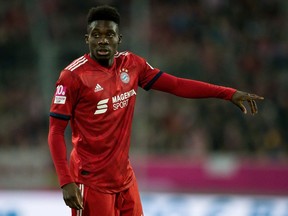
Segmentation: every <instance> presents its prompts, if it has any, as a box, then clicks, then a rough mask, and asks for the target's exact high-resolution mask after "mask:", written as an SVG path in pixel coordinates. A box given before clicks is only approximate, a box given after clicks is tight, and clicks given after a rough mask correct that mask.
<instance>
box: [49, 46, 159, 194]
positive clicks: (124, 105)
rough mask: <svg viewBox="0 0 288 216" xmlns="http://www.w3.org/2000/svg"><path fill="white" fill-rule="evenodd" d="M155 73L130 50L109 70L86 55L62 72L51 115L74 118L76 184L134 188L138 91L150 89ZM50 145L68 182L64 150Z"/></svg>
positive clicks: (72, 161) (72, 156)
mask: <svg viewBox="0 0 288 216" xmlns="http://www.w3.org/2000/svg"><path fill="white" fill-rule="evenodd" d="M157 74H159V69H156V68H153V67H151V66H150V65H149V64H148V63H147V62H146V61H145V60H144V59H143V58H141V57H139V56H137V55H135V54H133V53H130V52H122V53H117V55H116V56H115V58H114V62H113V65H112V66H111V67H108V68H107V67H103V66H101V65H100V64H99V63H98V62H97V61H95V60H93V59H91V58H90V56H89V55H87V54H85V55H83V56H81V57H80V58H78V59H76V60H75V61H73V62H72V63H71V64H69V65H68V66H67V67H66V68H65V69H64V70H63V71H62V72H61V74H60V76H59V79H58V80H57V83H56V91H55V94H54V97H53V99H52V104H51V107H50V116H52V117H55V118H62V119H67V120H68V119H70V124H71V129H72V144H73V150H72V152H71V154H70V164H69V165H70V167H69V168H70V175H71V177H72V179H73V181H74V182H77V183H83V184H85V185H88V186H90V187H92V188H94V189H97V190H98V191H102V192H104V193H114V192H119V191H123V190H125V189H127V188H128V187H129V186H131V184H132V180H133V179H134V178H135V176H134V172H133V170H132V167H131V165H130V161H129V156H128V155H129V149H130V137H131V127H132V118H133V113H134V107H135V102H136V96H137V90H138V86H139V85H140V86H142V87H143V88H145V87H146V86H147V85H148V86H150V84H151V80H152V81H153V80H154V77H155V76H157ZM54 139H55V138H54ZM58 139H60V138H58ZM61 139H62V137H61ZM61 143H62V142H61ZM52 147H54V148H55V149H54V150H53V149H52V155H54V154H55V153H54V152H56V153H57V151H58V153H57V155H58V156H57V155H56V156H53V158H55V159H56V160H54V164H55V166H56V167H57V169H58V172H57V173H58V177H59V180H60V183H61V184H63V182H67V179H68V180H69V178H68V177H67V173H68V171H67V165H66V164H65V162H64V158H63V156H64V154H66V151H65V149H64V147H63V145H61V146H59V143H56V142H55V144H54V145H52ZM56 148H59V149H56ZM61 151H62V153H61V155H62V157H61V160H60V157H59V155H60V152H61ZM65 172H66V173H65ZM85 172H88V173H89V175H83V173H85Z"/></svg>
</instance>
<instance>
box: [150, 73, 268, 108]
mask: <svg viewBox="0 0 288 216" xmlns="http://www.w3.org/2000/svg"><path fill="white" fill-rule="evenodd" d="M151 88H152V89H155V90H159V91H164V92H167V93H171V94H174V95H176V96H179V97H185V98H221V99H225V100H230V101H231V102H232V103H234V104H235V105H236V106H238V107H239V108H240V109H241V110H242V112H244V113H245V114H246V113H247V110H246V108H245V106H244V105H243V102H244V101H247V102H248V104H249V106H250V109H251V113H252V114H256V113H257V112H258V110H257V105H256V102H255V100H257V99H260V100H262V99H264V98H263V97H260V96H258V95H255V94H248V93H246V92H241V91H237V90H236V89H233V88H229V87H224V86H219V85H213V84H210V83H206V82H201V81H196V80H191V79H183V78H179V77H175V76H172V75H169V74H167V73H163V74H162V75H161V76H160V77H159V78H158V79H157V81H156V82H155V83H154V84H153V86H152V87H151Z"/></svg>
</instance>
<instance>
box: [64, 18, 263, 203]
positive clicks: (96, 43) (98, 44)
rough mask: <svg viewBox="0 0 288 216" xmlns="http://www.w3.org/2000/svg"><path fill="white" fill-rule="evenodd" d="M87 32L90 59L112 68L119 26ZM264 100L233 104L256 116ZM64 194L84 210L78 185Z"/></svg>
mask: <svg viewBox="0 0 288 216" xmlns="http://www.w3.org/2000/svg"><path fill="white" fill-rule="evenodd" d="M87 32H88V33H87V34H86V35H85V41H86V44H88V46H89V51H90V57H91V58H92V59H94V60H95V61H97V62H98V63H99V64H100V65H102V66H103V67H108V68H109V67H111V66H112V64H113V62H114V55H115V53H116V52H117V49H118V45H119V44H120V43H121V39H122V35H121V34H119V28H118V25H117V24H116V23H115V22H113V21H107V20H97V21H94V22H92V23H91V24H90V25H89V26H88V28H87ZM263 99H264V98H263V97H260V96H258V95H255V94H249V93H247V92H242V91H236V92H235V93H234V95H233V96H232V99H231V102H232V103H233V104H235V105H236V106H237V107H239V108H240V109H241V111H242V112H243V113H245V114H246V113H247V108H246V107H245V105H244V103H247V105H248V106H249V108H250V112H251V114H252V115H254V114H257V112H258V108H257V104H256V100H263ZM62 192H63V199H64V201H65V203H66V205H67V206H69V207H70V208H74V209H83V208H84V207H83V198H82V195H81V192H80V190H79V188H78V186H77V185H76V183H74V182H72V183H69V184H66V185H64V186H63V187H62Z"/></svg>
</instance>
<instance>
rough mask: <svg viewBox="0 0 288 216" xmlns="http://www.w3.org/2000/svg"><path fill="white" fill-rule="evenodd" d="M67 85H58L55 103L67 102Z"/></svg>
mask: <svg viewBox="0 0 288 216" xmlns="http://www.w3.org/2000/svg"><path fill="white" fill-rule="evenodd" d="M65 95H66V87H64V86H63V85H58V86H57V87H56V92H55V98H54V104H65V102H66V96H65Z"/></svg>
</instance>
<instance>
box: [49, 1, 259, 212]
mask: <svg viewBox="0 0 288 216" xmlns="http://www.w3.org/2000/svg"><path fill="white" fill-rule="evenodd" d="M87 18H88V19H87V34H86V35H85V38H86V44H87V45H88V46H89V53H88V54H84V55H83V56H81V57H79V58H77V59H76V60H74V61H73V62H72V63H71V64H69V65H68V66H67V67H66V68H64V69H63V70H62V72H61V74H60V77H59V79H58V81H57V83H56V91H55V95H54V97H53V99H52V104H51V108H50V126H49V135H48V143H49V147H50V151H51V155H52V159H53V162H54V165H55V168H56V172H57V175H58V178H59V183H60V186H61V188H62V192H63V198H64V201H65V203H66V205H67V206H69V207H70V208H72V216H76V215H77V216H78V215H83V216H96V215H101V216H142V215H143V210H142V205H141V200H140V196H139V191H138V187H137V182H136V178H135V175H134V172H133V169H132V167H131V164H130V162H129V155H128V154H129V147H130V136H131V135H130V134H131V124H132V117H133V111H134V107H135V100H136V96H137V88H138V86H140V87H141V88H143V89H145V90H147V91H148V90H150V89H155V90H159V91H163V92H168V93H171V94H174V95H177V96H179V97H185V98H210V97H213V98H220V99H225V100H229V101H231V102H232V103H234V104H235V105H236V106H238V107H239V108H240V109H241V110H242V111H243V112H244V113H246V112H247V109H246V107H245V106H244V104H243V102H245V101H247V102H248V104H249V107H250V109H251V113H252V114H256V113H257V106H256V102H255V100H257V99H263V97H260V96H257V95H255V94H248V93H245V92H242V91H238V90H236V89H233V88H228V87H223V86H218V85H212V84H209V83H205V82H200V81H196V80H190V79H183V78H179V77H175V76H172V75H169V74H167V73H165V72H163V71H160V70H159V69H157V68H153V67H152V66H151V65H149V64H148V63H147V62H146V61H145V60H144V59H143V58H141V57H139V56H137V55H135V54H133V53H132V52H127V51H126V52H118V45H119V44H120V43H121V40H122V35H121V34H120V33H119V24H120V15H119V13H118V11H117V10H116V9H115V8H113V7H110V6H99V7H95V8H91V9H90V10H89V13H88V16H87ZM69 121H70V124H71V128H72V143H73V149H72V152H71V155H70V162H69V165H68V159H67V157H66V144H65V137H64V132H65V129H66V127H67V125H68V122H69Z"/></svg>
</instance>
